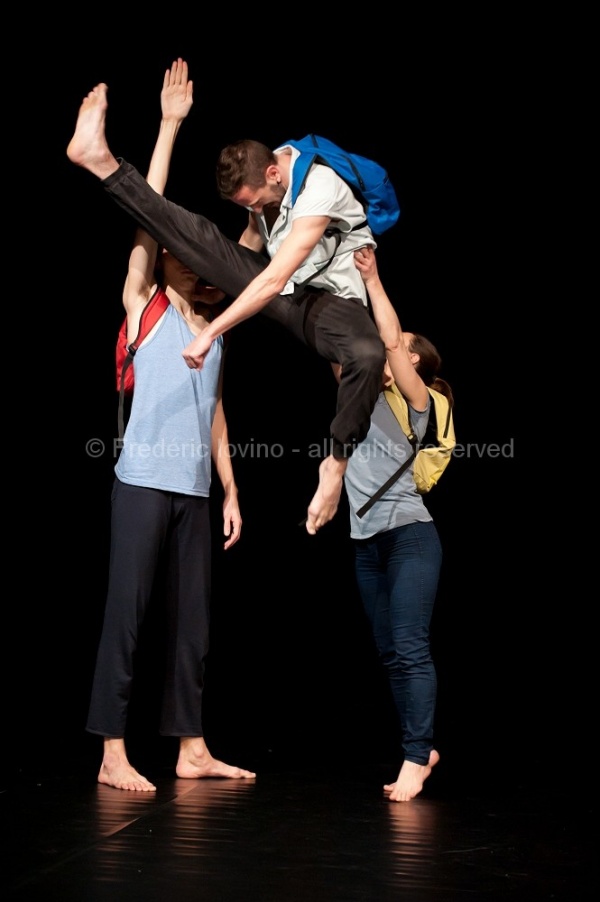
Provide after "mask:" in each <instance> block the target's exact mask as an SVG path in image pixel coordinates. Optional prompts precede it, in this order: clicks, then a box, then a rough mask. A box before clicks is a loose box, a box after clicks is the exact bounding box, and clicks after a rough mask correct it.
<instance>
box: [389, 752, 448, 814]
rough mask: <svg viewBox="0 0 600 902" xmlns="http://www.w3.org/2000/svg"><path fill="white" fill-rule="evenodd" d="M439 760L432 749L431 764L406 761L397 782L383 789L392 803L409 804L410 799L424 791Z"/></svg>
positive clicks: (436, 753)
mask: <svg viewBox="0 0 600 902" xmlns="http://www.w3.org/2000/svg"><path fill="white" fill-rule="evenodd" d="M439 760H440V756H439V754H438V752H436V750H435V749H432V750H431V752H430V754H429V764H415V762H414V761H405V762H404V763H403V765H402V767H401V768H400V773H399V774H398V779H397V780H396V782H395V783H387V784H386V785H385V786H384V787H383V788H384V790H385V792H389V794H390V802H408V801H410V799H414V797H415V796H417V795H418V794H419V793H420V792H421V790H422V789H423V784H424V783H425V780H426V779H427V777H428V776H429V774H430V773H431V771H432V768H433V767H435V765H436V764H437V763H438V761H439Z"/></svg>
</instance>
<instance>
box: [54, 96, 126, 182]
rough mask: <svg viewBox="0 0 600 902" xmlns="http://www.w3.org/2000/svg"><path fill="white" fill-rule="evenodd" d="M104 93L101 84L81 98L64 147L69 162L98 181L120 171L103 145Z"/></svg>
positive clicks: (106, 105) (106, 147)
mask: <svg viewBox="0 0 600 902" xmlns="http://www.w3.org/2000/svg"><path fill="white" fill-rule="evenodd" d="M107 90H108V88H107V86H106V85H105V84H104V83H102V82H101V83H100V84H99V85H96V87H95V88H93V89H92V90H91V91H90V93H89V94H88V95H87V97H85V98H84V101H83V103H82V104H81V106H80V107H79V115H78V116H77V124H76V125H75V132H74V134H73V137H72V138H71V141H70V142H69V146H68V147H67V156H68V158H69V159H70V160H71V162H72V163H75V164H76V165H77V166H82V167H83V168H84V169H87V170H88V172H91V173H92V175H96V176H98V178H99V179H105V178H108V176H109V175H112V173H113V172H116V171H117V169H118V168H119V163H118V161H117V159H116V158H115V157H114V156H113V155H112V153H111V152H110V150H109V148H108V144H107V143H106V133H105V122H106V110H107V109H108V101H107V99H106V92H107Z"/></svg>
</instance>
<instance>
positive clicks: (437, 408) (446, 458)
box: [356, 383, 456, 517]
mask: <svg viewBox="0 0 600 902" xmlns="http://www.w3.org/2000/svg"><path fill="white" fill-rule="evenodd" d="M427 391H428V392H429V394H430V395H431V409H430V413H429V423H428V425H427V430H426V432H425V435H424V437H423V441H422V442H421V444H419V443H418V441H417V437H416V435H415V434H414V432H413V428H412V424H411V422H410V410H409V407H408V404H407V403H406V400H405V399H404V396H403V395H402V393H401V392H400V391H399V389H398V388H397V387H396V385H395V384H394V383H392V385H390V386H389V387H388V388H386V389H385V390H384V394H385V397H386V400H387V402H388V404H389V405H390V407H391V409H392V411H393V413H394V415H395V417H396V419H397V420H398V422H399V423H400V426H401V427H402V431H403V432H404V433H405V435H406V437H407V438H408V440H409V442H410V443H411V445H412V449H413V450H412V454H411V455H410V457H408V458H407V459H406V460H405V461H404V463H403V464H402V466H401V467H400V469H399V470H397V471H396V472H395V473H394V475H393V476H390V478H389V479H388V480H387V482H386V483H384V485H382V486H381V488H380V489H378V490H377V491H376V492H375V494H374V495H373V496H372V497H371V498H369V500H368V501H367V502H366V504H363V506H362V507H361V508H360V510H358V511H357V512H356V515H357V517H363V516H364V515H365V514H366V512H367V511H368V510H370V508H371V507H372V506H373V504H375V502H376V501H378V500H379V498H381V496H382V495H384V494H385V493H386V492H387V490H388V489H389V488H390V486H392V485H393V484H394V483H395V482H396V480H397V479H399V478H400V476H401V475H402V474H403V473H404V471H405V470H406V468H407V467H409V466H410V465H411V463H412V462H413V461H414V467H413V475H414V478H415V485H416V487H417V491H418V492H419V494H421V495H426V494H427V492H429V491H431V489H432V488H433V487H434V485H437V483H438V481H439V479H440V477H441V475H442V473H443V472H444V470H445V469H446V467H447V466H448V464H449V463H450V460H451V459H452V451H453V450H454V447H455V445H456V436H455V434H454V418H453V416H452V407H451V405H450V402H449V400H448V398H447V397H446V396H445V395H443V394H442V393H441V392H439V391H436V390H435V389H434V388H429V387H428V388H427Z"/></svg>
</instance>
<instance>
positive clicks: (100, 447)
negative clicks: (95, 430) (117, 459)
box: [85, 438, 105, 457]
mask: <svg viewBox="0 0 600 902" xmlns="http://www.w3.org/2000/svg"><path fill="white" fill-rule="evenodd" d="M104 451H105V447H104V442H103V441H102V439H101V438H90V439H88V440H87V442H86V443H85V453H86V454H87V456H88V457H102V455H103V454H104Z"/></svg>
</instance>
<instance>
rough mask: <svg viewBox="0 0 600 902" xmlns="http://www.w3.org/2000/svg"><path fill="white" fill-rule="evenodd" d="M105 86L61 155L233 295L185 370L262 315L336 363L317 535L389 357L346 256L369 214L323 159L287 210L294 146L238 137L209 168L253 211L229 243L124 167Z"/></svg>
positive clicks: (228, 193)
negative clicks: (109, 127)
mask: <svg viewBox="0 0 600 902" xmlns="http://www.w3.org/2000/svg"><path fill="white" fill-rule="evenodd" d="M106 93H107V86H106V84H104V83H101V84H98V85H96V87H95V88H94V89H93V90H92V91H90V93H89V94H88V96H87V97H86V98H85V99H84V101H83V103H82V105H81V107H80V110H79V116H78V119H77V126H76V129H75V133H74V135H73V138H72V139H71V142H70V143H69V146H68V148H67V155H68V157H69V159H70V160H71V161H72V162H73V163H76V164H77V165H79V166H82V167H83V168H84V169H87V170H88V171H89V172H90V173H92V174H93V175H95V176H97V177H98V178H99V179H101V180H102V184H103V187H104V188H105V190H106V191H107V192H108V193H109V195H110V196H111V197H112V198H113V199H114V200H115V201H116V202H117V203H118V204H119V205H120V206H122V207H124V208H125V209H126V210H127V211H128V212H129V213H130V214H131V215H132V216H133V218H134V219H135V220H136V221H137V222H138V224H139V225H140V226H142V227H143V228H145V229H146V230H147V231H148V232H149V233H150V234H151V235H152V237H153V238H154V239H155V240H157V241H158V242H159V243H160V244H162V245H164V246H165V247H166V248H168V250H169V251H170V252H171V253H172V254H174V255H175V256H176V257H177V258H178V259H179V260H181V261H183V262H184V263H186V265H187V266H188V267H190V269H192V270H193V271H194V272H197V273H198V274H199V275H200V276H201V277H202V278H203V279H205V280H206V281H207V282H209V283H210V284H212V285H216V286H218V287H219V288H221V289H222V290H223V291H225V292H226V293H227V294H228V295H229V296H230V297H233V298H235V300H234V301H233V303H232V304H231V305H229V306H228V307H227V309H226V310H225V311H224V312H223V313H222V314H220V315H219V316H218V317H216V318H215V319H214V320H213V321H212V322H211V323H210V324H209V325H208V327H207V328H206V329H205V330H203V332H202V333H201V334H200V335H198V336H197V337H196V338H194V339H193V341H191V342H190V343H189V344H188V346H187V347H186V348H185V349H184V351H183V356H184V358H185V360H186V362H187V364H188V366H189V367H190V368H191V369H201V368H202V367H203V366H204V365H205V361H206V359H207V354H208V353H209V349H210V348H211V346H212V343H213V342H214V341H215V340H216V339H217V338H219V337H220V336H222V335H223V333H224V332H226V331H228V330H229V329H231V328H233V327H234V326H235V325H237V324H238V323H240V322H242V321H243V320H245V319H247V318H249V317H251V316H253V315H254V314H256V313H258V312H259V311H262V312H263V313H264V314H265V315H267V316H269V317H271V318H273V319H275V320H276V321H277V322H279V323H281V324H282V325H284V326H285V327H286V328H287V329H288V330H289V331H290V332H292V334H294V335H295V336H296V337H297V338H298V339H300V340H301V341H302V342H303V343H304V344H306V345H308V346H309V347H310V348H312V349H313V350H315V351H317V353H319V354H320V355H321V356H322V357H324V358H326V359H327V360H329V361H330V362H332V363H334V362H335V363H338V364H339V365H340V367H341V373H342V375H341V381H340V384H339V388H338V397H337V408H336V415H335V417H334V418H333V420H332V422H331V453H330V454H329V455H328V456H327V457H326V458H325V459H324V460H323V461H322V462H321V464H320V466H319V485H318V487H317V491H316V493H315V495H314V496H313V498H312V500H311V502H310V504H309V506H308V516H307V520H306V529H307V531H308V532H309V533H310V534H311V535H314V534H315V533H316V532H317V530H319V529H320V528H321V527H322V526H324V525H325V524H326V523H328V522H329V521H330V520H331V519H332V518H333V516H334V515H335V513H336V511H337V508H338V504H339V499H340V495H341V490H342V486H343V475H344V472H345V470H346V466H347V464H348V459H349V458H350V456H351V455H352V453H353V451H354V449H355V447H356V445H357V444H358V443H359V442H360V441H362V440H363V439H364V437H365V435H366V434H367V431H368V428H369V420H370V416H371V412H372V410H373V407H374V405H375V401H376V400H377V396H378V394H379V387H380V382H381V371H382V369H383V364H384V360H385V354H384V349H383V345H382V342H381V339H380V337H379V334H378V332H377V329H376V327H375V325H374V323H373V321H372V320H371V318H370V316H369V313H368V309H367V297H366V291H365V287H364V284H363V282H362V280H361V278H360V276H359V274H358V272H357V271H356V267H355V266H354V260H353V254H354V251H355V250H356V249H357V248H359V247H363V246H372V247H374V246H375V240H374V238H373V235H372V233H371V230H370V229H369V228H368V226H367V225H366V216H365V211H364V209H363V207H362V205H361V204H360V203H359V202H358V201H357V199H356V198H355V197H354V194H353V193H352V191H351V189H350V187H349V186H348V185H347V184H346V182H345V181H344V180H343V179H342V178H340V177H339V176H338V175H337V173H335V172H334V171H333V169H331V168H330V167H329V166H324V165H320V164H316V165H314V166H312V167H311V169H310V171H309V173H308V177H307V179H306V182H305V185H304V188H303V190H302V192H301V193H300V196H299V198H298V200H297V201H296V203H295V204H294V206H293V207H292V206H291V182H292V178H293V168H294V161H295V160H296V158H297V151H295V150H294V149H293V148H291V147H285V146H282V147H279V148H277V150H276V151H274V152H273V151H271V150H270V149H269V148H268V147H265V145H264V144H260V143H259V142H257V141H250V140H244V141H239V142H237V143H236V144H233V145H230V146H228V147H226V148H225V149H224V150H223V151H222V152H221V155H220V157H219V161H218V165H217V184H218V188H219V191H220V193H221V195H222V196H223V197H226V198H230V199H231V200H232V201H233V202H234V203H236V204H239V205H241V206H244V207H246V208H248V210H249V221H248V226H247V227H246V229H245V231H244V232H243V234H242V236H241V239H240V243H235V242H233V241H230V240H229V239H228V238H225V236H223V235H222V234H221V233H220V232H219V230H218V229H217V228H216V226H215V225H214V223H212V222H210V221H209V220H207V219H205V217H203V216H200V215H199V214H194V213H190V212H188V211H187V210H185V209H183V208H182V207H179V206H177V205H176V204H173V203H172V202H170V201H168V200H166V198H164V197H161V196H159V195H158V194H156V193H155V192H153V191H152V190H151V188H150V187H149V186H148V184H147V183H146V181H145V180H144V179H143V177H142V176H141V175H140V173H139V172H138V171H137V170H136V169H134V167H133V166H131V164H129V163H127V161H125V160H123V159H120V160H117V158H116V157H114V156H113V154H112V152H111V151H110V149H109V147H108V144H107V142H106V134H105V117H106V109H107V99H106ZM361 223H364V225H363V226H362V227H361V228H356V227H357V226H360V224H361ZM331 229H333V233H332V232H331ZM338 240H339V246H337V245H338ZM264 247H266V249H267V251H268V254H269V256H270V258H271V259H270V262H269V261H268V260H267V259H265V256H264V254H263V253H262V252H261V251H262V249H263V248H264ZM336 247H337V250H336V253H335V256H334V257H333V259H331V258H332V254H333V252H334V249H336ZM330 259H331V262H330V263H329V265H327V266H326V267H325V268H323V267H324V264H326V263H327V262H328V261H330ZM321 269H322V271H320V270H321Z"/></svg>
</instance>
